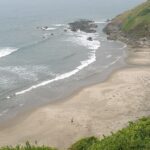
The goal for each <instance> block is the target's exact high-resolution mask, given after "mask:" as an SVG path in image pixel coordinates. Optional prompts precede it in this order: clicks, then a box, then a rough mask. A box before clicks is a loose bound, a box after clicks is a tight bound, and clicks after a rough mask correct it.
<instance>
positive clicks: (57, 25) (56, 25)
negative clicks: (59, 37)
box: [54, 24, 65, 27]
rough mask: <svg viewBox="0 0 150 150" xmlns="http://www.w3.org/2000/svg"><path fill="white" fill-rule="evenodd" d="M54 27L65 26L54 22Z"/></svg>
mask: <svg viewBox="0 0 150 150" xmlns="http://www.w3.org/2000/svg"><path fill="white" fill-rule="evenodd" d="M54 26H55V27H62V26H65V24H54Z"/></svg>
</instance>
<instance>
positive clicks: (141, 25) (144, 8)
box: [113, 0, 150, 37]
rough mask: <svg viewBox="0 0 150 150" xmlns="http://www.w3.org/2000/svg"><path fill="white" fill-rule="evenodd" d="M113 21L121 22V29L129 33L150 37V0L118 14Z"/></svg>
mask: <svg viewBox="0 0 150 150" xmlns="http://www.w3.org/2000/svg"><path fill="white" fill-rule="evenodd" d="M113 21H115V22H117V23H120V29H121V30H122V31H123V32H125V33H127V34H130V35H133V36H138V37H150V0H148V1H147V2H145V3H143V4H141V5H140V6H138V7H136V8H135V9H132V10H130V11H127V12H125V13H123V14H121V15H119V16H117V17H116V18H115V19H114V20H113Z"/></svg>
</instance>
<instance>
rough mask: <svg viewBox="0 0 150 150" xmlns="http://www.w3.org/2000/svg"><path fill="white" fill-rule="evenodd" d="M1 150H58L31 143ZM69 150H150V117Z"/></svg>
mask: <svg viewBox="0 0 150 150" xmlns="http://www.w3.org/2000/svg"><path fill="white" fill-rule="evenodd" d="M0 150H56V149H55V148H50V147H46V146H37V144H36V146H34V145H30V144H29V142H27V143H26V145H25V146H21V145H18V146H16V147H8V146H7V147H2V148H0ZM68 150H150V117H147V118H142V119H140V120H138V121H136V122H130V123H129V125H128V127H126V128H124V129H122V130H120V131H118V132H117V133H112V135H110V136H107V137H105V136H104V137H103V138H102V139H98V138H96V137H89V138H85V139H81V140H79V141H78V142H76V143H75V144H73V145H72V146H71V147H70V148H69V149H68Z"/></svg>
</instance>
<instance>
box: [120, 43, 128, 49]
mask: <svg viewBox="0 0 150 150" xmlns="http://www.w3.org/2000/svg"><path fill="white" fill-rule="evenodd" d="M126 47H127V44H124V46H123V47H121V48H119V49H124V48H126Z"/></svg>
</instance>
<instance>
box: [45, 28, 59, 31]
mask: <svg viewBox="0 0 150 150" xmlns="http://www.w3.org/2000/svg"><path fill="white" fill-rule="evenodd" d="M44 30H45V31H52V30H56V28H46V29H44Z"/></svg>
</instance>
